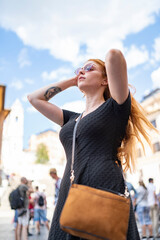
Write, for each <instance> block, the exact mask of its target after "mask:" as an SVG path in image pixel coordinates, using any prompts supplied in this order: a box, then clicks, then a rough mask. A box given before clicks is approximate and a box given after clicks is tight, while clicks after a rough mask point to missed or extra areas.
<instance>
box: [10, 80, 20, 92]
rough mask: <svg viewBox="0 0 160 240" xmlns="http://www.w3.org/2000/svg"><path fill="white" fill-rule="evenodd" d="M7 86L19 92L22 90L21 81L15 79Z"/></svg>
mask: <svg viewBox="0 0 160 240" xmlns="http://www.w3.org/2000/svg"><path fill="white" fill-rule="evenodd" d="M9 86H10V87H13V88H15V89H17V90H21V89H22V88H23V83H22V81H21V80H18V79H15V80H13V81H12V82H11V84H10V85H9Z"/></svg>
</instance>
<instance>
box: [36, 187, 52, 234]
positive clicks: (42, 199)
mask: <svg viewBox="0 0 160 240" xmlns="http://www.w3.org/2000/svg"><path fill="white" fill-rule="evenodd" d="M35 190H36V191H35V193H34V197H33V199H34V221H35V223H36V230H37V234H38V235H40V221H43V222H44V223H45V226H46V227H47V229H48V230H49V224H48V219H47V217H46V208H47V201H46V195H45V194H44V192H40V191H39V187H38V186H36V188H35Z"/></svg>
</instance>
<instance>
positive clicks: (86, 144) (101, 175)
mask: <svg viewBox="0 0 160 240" xmlns="http://www.w3.org/2000/svg"><path fill="white" fill-rule="evenodd" d="M130 109H131V97H130V93H129V95H128V97H127V99H126V101H125V102H124V103H123V104H121V105H119V104H117V102H116V101H115V100H114V99H113V98H110V99H108V100H107V101H106V102H104V103H103V104H102V105H100V106H99V107H98V108H97V109H96V110H94V111H93V112H91V113H89V114H88V115H86V116H84V117H83V118H82V119H81V120H80V122H79V124H78V127H77V134H76V148H75V163H74V170H75V183H79V184H84V185H87V186H91V187H100V188H106V189H111V190H114V191H117V192H121V193H124V186H125V184H124V179H123V176H122V172H121V167H120V166H118V165H117V163H116V160H117V157H116V155H117V149H118V147H119V146H120V144H121V140H122V139H123V137H124V135H125V129H126V125H127V122H128V118H129V114H130ZM63 116H64V125H63V127H62V129H61V131H60V140H61V142H62V144H63V147H64V149H65V153H66V157H67V163H66V168H65V172H64V176H63V179H62V182H61V188H60V193H59V199H58V203H57V206H56V209H55V212H54V216H53V220H52V225H51V229H50V233H49V238H48V240H80V238H77V237H74V236H71V235H69V234H67V233H65V232H63V231H62V230H61V229H60V226H59V218H60V214H61V211H62V208H63V205H64V203H65V200H66V198H67V194H68V190H69V186H70V168H71V155H72V138H73V129H74V125H75V122H76V119H77V117H78V116H79V113H75V112H71V111H67V110H63ZM77 201H78V199H77ZM108 224H109V223H108ZM139 239H140V237H139V233H138V230H137V225H136V221H135V216H134V212H133V208H132V204H131V208H130V218H129V226H128V234H127V240H139ZM110 240H112V239H110ZM117 240H120V239H117Z"/></svg>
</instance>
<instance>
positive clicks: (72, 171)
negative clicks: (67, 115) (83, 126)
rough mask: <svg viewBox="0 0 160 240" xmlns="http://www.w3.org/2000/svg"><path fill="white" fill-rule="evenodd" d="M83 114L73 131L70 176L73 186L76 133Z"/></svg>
mask: <svg viewBox="0 0 160 240" xmlns="http://www.w3.org/2000/svg"><path fill="white" fill-rule="evenodd" d="M82 115H83V112H82V113H81V114H80V115H79V117H78V119H77V121H76V124H75V126H74V130H73V142H72V161H71V176H70V180H71V185H72V183H73V181H74V178H75V175H74V169H73V166H74V155H75V143H76V131H77V126H78V123H79V122H80V120H81V118H82Z"/></svg>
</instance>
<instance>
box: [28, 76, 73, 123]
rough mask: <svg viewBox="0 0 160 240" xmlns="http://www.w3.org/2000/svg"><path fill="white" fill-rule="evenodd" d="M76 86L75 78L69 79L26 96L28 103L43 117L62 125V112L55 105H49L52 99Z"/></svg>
mask: <svg viewBox="0 0 160 240" xmlns="http://www.w3.org/2000/svg"><path fill="white" fill-rule="evenodd" d="M72 86H77V76H76V77H74V78H70V79H68V80H66V81H61V82H57V83H54V84H50V85H49V86H46V87H43V88H41V89H39V90H37V91H35V92H33V93H31V94H29V95H28V100H29V102H30V103H31V104H32V105H33V107H35V108H36V109H37V110H38V111H39V112H40V113H42V114H43V115H44V116H46V117H47V118H49V119H50V120H52V121H53V122H55V123H57V124H58V125H60V126H62V125H63V112H62V109H61V108H59V107H57V106H56V105H54V104H52V103H49V102H48V100H50V99H51V98H52V97H54V96H55V95H56V94H57V93H59V92H61V91H64V90H65V89H67V88H69V87H72Z"/></svg>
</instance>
